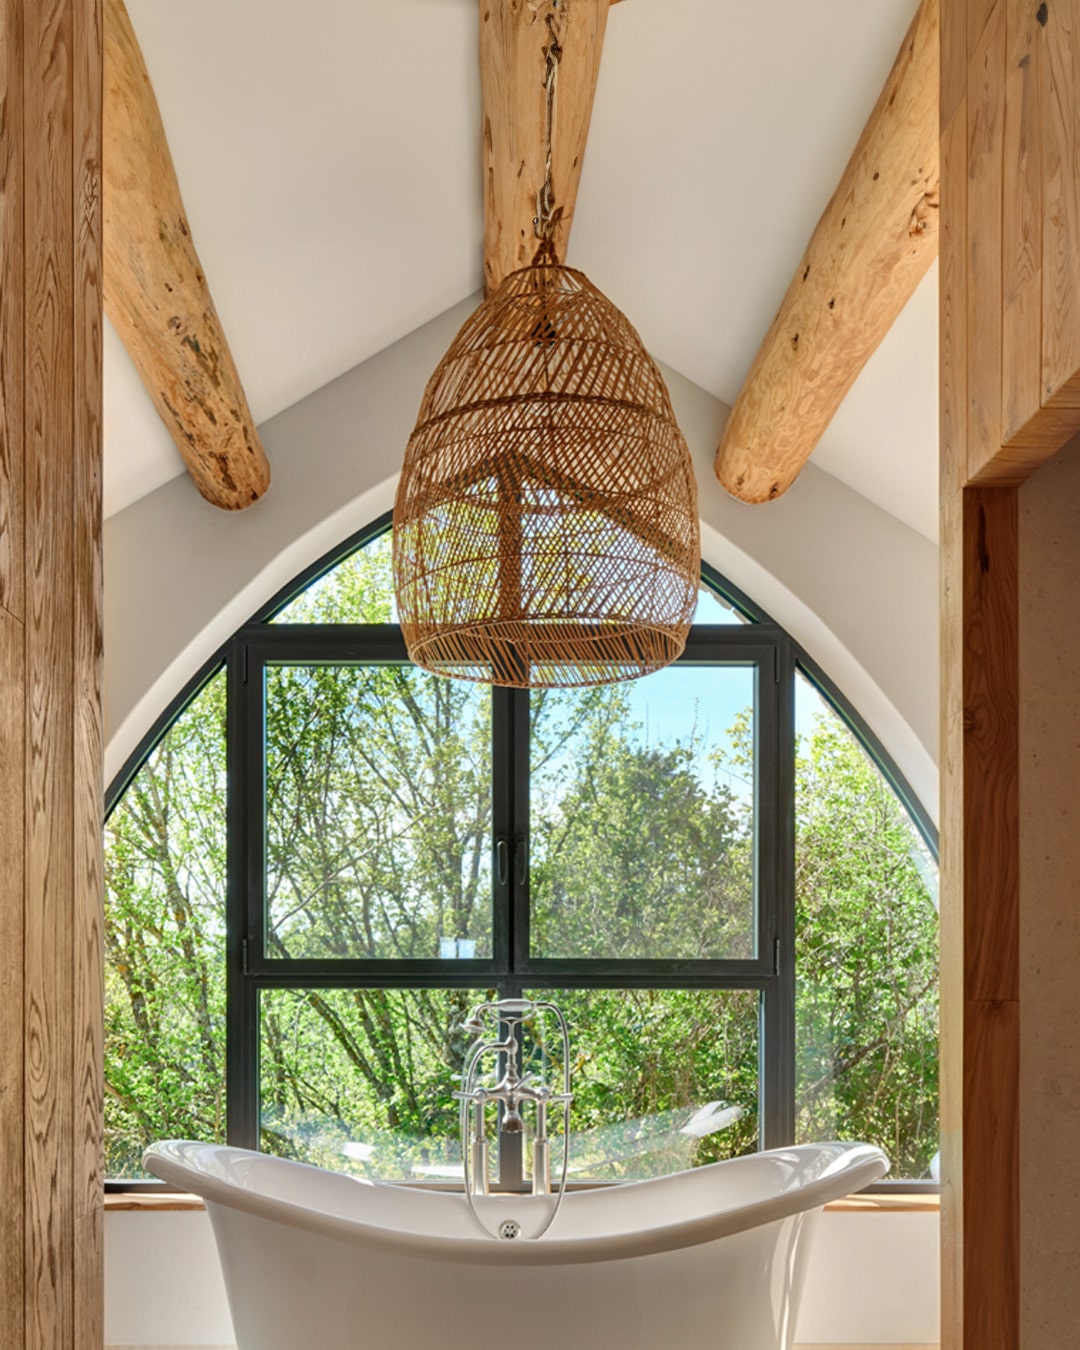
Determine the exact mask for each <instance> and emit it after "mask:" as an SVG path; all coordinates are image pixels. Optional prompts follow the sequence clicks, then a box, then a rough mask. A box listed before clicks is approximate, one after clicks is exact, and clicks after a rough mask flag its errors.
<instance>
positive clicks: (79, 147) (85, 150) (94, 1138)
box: [71, 0, 105, 1350]
mask: <svg viewBox="0 0 1080 1350" xmlns="http://www.w3.org/2000/svg"><path fill="white" fill-rule="evenodd" d="M102 25H103V9H102V4H101V0H75V7H74V30H73V35H74V53H75V59H76V61H77V63H78V65H77V67H76V70H75V80H74V86H73V103H74V109H73V116H74V126H73V132H74V135H73V144H74V155H73V166H72V167H73V173H74V181H73V196H74V204H75V240H74V248H75V257H74V315H73V318H74V333H73V345H74V363H73V374H74V384H73V395H74V446H73V450H74V466H73V480H74V499H75V502H76V504H77V506H76V515H75V521H74V591H75V615H74V653H73V656H74V662H75V670H76V672H77V675H78V677H79V682H78V683H77V685H76V695H77V697H76V701H75V708H74V725H73V727H72V735H73V740H74V764H75V772H74V777H73V801H72V819H73V829H72V836H73V839H74V860H73V861H74V878H75V914H74V916H73V923H72V936H73V959H74V980H73V993H74V1039H73V1045H72V1053H73V1060H72V1074H71V1077H72V1084H73V1091H74V1100H73V1103H72V1107H73V1128H72V1146H73V1152H72V1158H71V1170H72V1177H73V1185H74V1191H73V1208H74V1223H75V1229H74V1234H73V1237H74V1254H75V1262H74V1272H73V1281H74V1290H73V1293H74V1305H75V1327H74V1338H73V1350H100V1347H101V1346H102V1345H103V1344H104V1342H105V1299H104V1292H105V1291H104V1285H103V1281H102V1273H101V1253H102V1250H103V1243H104V1158H103V1136H102V1119H103V1113H104V1083H103V1072H104V1068H103V1066H104V1059H105V1049H104V1027H103V1013H104V1002H105V991H104V933H103V906H104V898H103V892H104V878H103V865H102V844H101V826H102V821H103V819H104V784H103V781H102V764H103V762H104V731H103V726H102V693H103V690H102V676H103V633H102V614H103V602H102V558H101V537H102V529H101V516H102V453H101V451H102V366H101V362H102V355H101V353H102V249H103V243H102V201H101V186H102V165H101V162H102V94H103V90H102V69H103V31H102Z"/></svg>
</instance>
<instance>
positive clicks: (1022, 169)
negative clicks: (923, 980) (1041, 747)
mask: <svg viewBox="0 0 1080 1350" xmlns="http://www.w3.org/2000/svg"><path fill="white" fill-rule="evenodd" d="M941 32H942V47H941V100H940V118H941V245H940V247H941V535H942V539H941V547H942V586H943V590H942V598H943V604H942V622H943V632H942V650H943V675H942V740H941V766H942V896H941V918H942V1085H941V1090H942V1159H943V1180H944V1186H943V1197H942V1252H943V1266H942V1274H943V1279H942V1303H943V1323H942V1342H941V1343H942V1350H1018V1348H1019V1346H1020V1344H1021V1341H1022V1340H1023V1339H1024V1333H1023V1319H1024V1317H1025V1315H1026V1314H1025V1307H1026V1305H1027V1304H1029V1303H1030V1302H1031V1300H1032V1297H1033V1295H1032V1293H1031V1291H1030V1290H1026V1289H1025V1287H1024V1285H1023V1269H1024V1268H1023V1267H1022V1265H1021V1255H1020V1253H1021V1248H1022V1246H1023V1248H1024V1250H1025V1253H1026V1254H1025V1257H1024V1261H1025V1263H1026V1265H1027V1268H1028V1269H1035V1268H1037V1267H1038V1266H1039V1264H1040V1253H1039V1251H1038V1250H1036V1247H1037V1244H1038V1242H1039V1241H1040V1240H1042V1241H1045V1235H1042V1237H1039V1236H1038V1235H1036V1234H1034V1233H1031V1234H1029V1235H1027V1236H1025V1235H1024V1234H1022V1231H1021V1230H1022V1226H1023V1216H1024V1213H1025V1209H1024V1206H1023V1203H1022V1201H1023V1196H1022V1194H1021V1174H1022V1173H1021V1161H1020V1133H1021V1122H1022V1116H1023V1112H1024V1110H1025V1104H1024V1103H1023V1102H1022V1101H1021V1096H1020V1082H1021V1075H1022V1072H1023V1063H1022V1060H1023V1052H1024V1045H1025V1039H1024V1036H1025V1034H1026V1033H1025V1032H1024V1028H1025V1026H1027V1027H1031V1026H1034V1025H1041V1024H1042V1022H1043V1020H1044V1019H1045V1018H1046V1017H1047V1016H1048V1014H1049V1013H1050V1009H1049V1008H1048V1006H1047V1004H1046V1000H1045V998H1044V997H1043V995H1042V993H1041V992H1040V991H1039V990H1038V989H1037V988H1035V987H1033V985H1032V984H1031V982H1030V981H1029V982H1028V984H1027V986H1026V987H1027V989H1028V991H1030V992H1028V993H1027V995H1026V1001H1025V985H1024V982H1023V981H1022V979H1021V971H1022V969H1023V968H1024V965H1025V956H1026V955H1028V956H1030V942H1031V937H1030V933H1028V936H1027V937H1026V938H1025V928H1024V926H1023V924H1022V922H1021V920H1022V908H1021V907H1022V891H1021V885H1020V858H1021V853H1022V850H1023V848H1024V847H1026V845H1027V840H1028V836H1029V834H1030V833H1031V832H1032V827H1031V824H1030V820H1029V823H1028V824H1027V825H1026V826H1025V824H1024V821H1025V819H1028V817H1025V815H1024V813H1023V812H1022V811H1021V809H1020V777H1021V774H1020V770H1021V765H1022V764H1026V763H1028V760H1029V758H1030V756H1029V755H1028V754H1027V752H1026V750H1025V746H1024V744H1023V740H1022V734H1021V733H1022V726H1023V724H1022V721H1021V716H1020V709H1021V704H1022V702H1023V698H1022V687H1021V679H1020V672H1021V670H1022V669H1023V668H1024V660H1023V657H1024V648H1023V646H1022V638H1023V631H1022V629H1021V625H1020V614H1019V602H1018V598H1017V597H1018V575H1019V574H1020V573H1021V570H1022V569H1021V563H1022V562H1023V558H1022V555H1021V549H1020V532H1019V529H1018V501H1019V490H1020V487H1021V485H1022V484H1023V483H1024V481H1025V480H1026V479H1027V478H1028V477H1029V475H1031V474H1032V473H1033V472H1034V471H1035V470H1037V469H1038V468H1040V467H1041V466H1042V465H1043V464H1045V463H1046V461H1047V460H1049V459H1050V458H1051V457H1052V456H1053V455H1054V454H1055V453H1056V452H1057V451H1058V450H1059V449H1060V448H1061V447H1062V446H1063V445H1064V444H1065V442H1066V441H1068V440H1069V439H1070V437H1071V436H1073V435H1074V434H1075V433H1076V432H1077V431H1080V270H1078V269H1077V266H1076V259H1077V257H1078V256H1080V171H1078V169H1077V165H1078V164H1080V100H1078V99H1077V97H1076V90H1075V85H1074V81H1075V71H1076V69H1077V56H1078V55H1080V50H1078V49H1080V24H1078V23H1077V21H1076V6H1075V5H1074V4H1070V3H1067V2H1066V0H942V14H941ZM1062 618H1063V620H1065V621H1067V617H1066V616H1064V615H1063V616H1062ZM1030 665H1031V662H1030V661H1029V662H1028V666H1029V667H1030ZM1029 768H1030V765H1029ZM1032 777H1037V775H1035V774H1034V771H1032V773H1031V774H1029V778H1032ZM1029 816H1030V813H1029ZM1046 899H1047V900H1049V897H1047V898H1046ZM1054 899H1055V900H1058V902H1059V904H1060V898H1059V897H1054ZM1051 907H1052V906H1050V905H1049V903H1048V904H1047V908H1051ZM1036 917H1037V916H1036ZM1045 936H1046V937H1048V935H1045ZM1025 941H1027V942H1028V944H1029V946H1028V947H1025ZM1066 1067H1067V1066H1062V1068H1063V1072H1064V1071H1065V1070H1066ZM1062 1091H1063V1089H1062ZM1040 1165H1041V1166H1043V1167H1053V1166H1054V1165H1055V1163H1054V1160H1053V1159H1050V1158H1046V1159H1041V1160H1040ZM1025 1232H1026V1230H1025ZM1028 1236H1030V1238H1031V1241H1030V1242H1029V1241H1028ZM1022 1237H1023V1242H1022ZM1055 1243H1056V1244H1057V1245H1058V1246H1062V1245H1064V1247H1065V1248H1066V1249H1069V1250H1072V1249H1075V1247H1076V1245H1077V1238H1076V1236H1075V1234H1065V1233H1058V1234H1056V1235H1055ZM1043 1255H1045V1256H1046V1257H1049V1256H1050V1253H1049V1252H1047V1253H1043Z"/></svg>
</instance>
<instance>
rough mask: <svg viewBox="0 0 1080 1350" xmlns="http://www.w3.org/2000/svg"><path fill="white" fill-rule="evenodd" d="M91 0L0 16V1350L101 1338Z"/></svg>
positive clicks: (97, 243) (95, 115) (96, 314)
mask: <svg viewBox="0 0 1080 1350" xmlns="http://www.w3.org/2000/svg"><path fill="white" fill-rule="evenodd" d="M100 24H101V17H100V0H0V114H2V115H0V189H2V191H0V857H2V859H3V867H2V868H0V1140H2V1143H0V1195H2V1196H3V1204H2V1205H0V1350H91V1348H92V1347H93V1348H94V1350H96V1348H97V1347H100V1346H101V1345H102V1343H103V1340H104V1328H103V1316H102V1307H103V1288H102V1229H103V1223H102V1208H101V1198H100V1182H101V1162H100V1155H101V1146H102V1122H101V1068H102V1065H101V1039H102V1038H101V1017H102V989H101V983H102V981H101V968H102V962H101V933H102V918H101V875H102V865H101V856H100V850H101V778H102V757H101V739H102V737H101V706H100V705H101V596H100V591H101V560H100V540H101V327H102V323H101V299H100V292H101V204H100V180H101V68H102V59H101V28H100Z"/></svg>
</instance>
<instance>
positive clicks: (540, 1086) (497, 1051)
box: [454, 998, 573, 1237]
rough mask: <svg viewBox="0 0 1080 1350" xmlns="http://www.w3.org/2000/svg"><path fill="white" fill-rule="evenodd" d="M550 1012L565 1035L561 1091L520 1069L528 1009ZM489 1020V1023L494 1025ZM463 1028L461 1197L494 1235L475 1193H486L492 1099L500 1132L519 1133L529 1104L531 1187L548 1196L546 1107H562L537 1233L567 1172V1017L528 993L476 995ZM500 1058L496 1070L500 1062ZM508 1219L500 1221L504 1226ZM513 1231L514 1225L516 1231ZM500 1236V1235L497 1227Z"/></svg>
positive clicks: (569, 1099) (569, 1097) (557, 1203)
mask: <svg viewBox="0 0 1080 1350" xmlns="http://www.w3.org/2000/svg"><path fill="white" fill-rule="evenodd" d="M537 1015H547V1016H551V1017H553V1018H554V1019H555V1020H556V1022H557V1023H558V1027H559V1034H560V1038H561V1042H562V1064H563V1072H562V1091H556V1090H555V1089H554V1088H553V1087H552V1086H551V1084H550V1083H548V1082H546V1081H545V1080H544V1079H543V1078H542V1077H541V1076H539V1075H537V1074H534V1073H531V1072H529V1073H523V1072H522V1069H523V1064H522V1054H523V1045H522V1038H521V1036H520V1035H519V1029H520V1027H521V1024H522V1023H523V1022H525V1021H526V1020H528V1019H529V1018H531V1017H535V1016H537ZM492 1024H493V1030H492ZM462 1029H463V1030H464V1031H467V1032H468V1033H469V1034H470V1035H471V1036H475V1037H476V1040H475V1041H474V1042H473V1044H472V1045H471V1046H470V1047H469V1050H468V1053H467V1054H466V1056H465V1067H464V1070H463V1072H462V1075H461V1090H460V1091H459V1092H455V1093H454V1096H455V1098H457V1100H458V1101H459V1102H460V1103H461V1157H462V1162H463V1165H464V1171H465V1198H466V1200H467V1201H468V1204H469V1208H470V1210H471V1211H472V1213H473V1217H474V1218H475V1219H476V1221H477V1223H478V1224H479V1225H480V1227H481V1228H483V1230H484V1231H485V1232H486V1233H488V1234H489V1236H491V1237H495V1236H496V1234H495V1233H492V1232H491V1230H490V1229H489V1228H488V1226H487V1225H486V1224H485V1223H484V1222H483V1220H482V1219H481V1218H480V1216H479V1215H478V1214H477V1211H476V1207H475V1204H474V1197H475V1196H478V1195H487V1194H488V1138H487V1130H488V1111H487V1108H488V1106H489V1105H490V1104H491V1103H495V1104H496V1105H497V1106H498V1108H499V1113H500V1120H499V1130H500V1132H501V1133H502V1134H523V1133H524V1132H525V1119H524V1118H523V1116H522V1114H521V1108H522V1106H526V1107H528V1108H531V1110H532V1114H533V1116H534V1120H535V1130H534V1133H533V1144H532V1192H533V1195H536V1196H550V1195H551V1194H552V1193H553V1192H552V1186H551V1143H550V1140H549V1138H548V1112H549V1109H550V1108H551V1107H560V1106H561V1107H562V1110H563V1130H562V1136H563V1158H562V1171H561V1175H560V1179H559V1184H558V1188H557V1191H556V1193H555V1194H556V1201H555V1205H554V1208H553V1209H552V1212H551V1215H550V1217H549V1218H548V1221H547V1223H545V1224H544V1226H543V1229H542V1230H541V1233H539V1234H537V1236H541V1235H542V1233H544V1232H546V1231H547V1230H548V1228H549V1227H550V1226H551V1224H552V1222H553V1221H554V1219H555V1215H556V1214H557V1213H558V1210H559V1206H560V1204H561V1203H562V1196H563V1192H564V1190H565V1189H566V1172H567V1166H568V1164H569V1149H570V1131H569V1124H570V1103H571V1102H572V1101H573V1093H572V1092H571V1091H570V1037H569V1033H568V1031H567V1027H566V1019H565V1018H564V1017H563V1015H562V1012H561V1011H560V1010H559V1009H558V1008H557V1007H556V1006H555V1004H554V1003H547V1002H543V1001H537V1000H534V999H526V998H504V999H499V1000H497V1001H495V1002H488V1003H480V1004H478V1005H477V1006H476V1007H475V1008H474V1009H473V1010H472V1012H471V1013H470V1014H469V1016H468V1018H467V1019H466V1020H465V1022H463V1023H462ZM489 1056H495V1065H494V1069H493V1071H492V1073H491V1075H490V1077H491V1078H494V1081H493V1082H492V1081H490V1080H489V1081H488V1082H487V1083H485V1082H483V1081H482V1074H483V1071H484V1065H485V1062H486V1060H487V1059H488V1057H489ZM500 1065H501V1070H500ZM505 1226H506V1225H502V1227H505ZM514 1235H515V1236H516V1235H517V1234H516V1232H515V1234H514ZM498 1236H505V1235H504V1234H503V1233H502V1231H501V1229H500V1233H499V1234H498Z"/></svg>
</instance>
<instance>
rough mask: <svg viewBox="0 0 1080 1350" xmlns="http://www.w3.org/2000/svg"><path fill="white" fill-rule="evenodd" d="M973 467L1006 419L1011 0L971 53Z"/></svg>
mask: <svg viewBox="0 0 1080 1350" xmlns="http://www.w3.org/2000/svg"><path fill="white" fill-rule="evenodd" d="M967 119H968V130H967V135H968V151H967V178H968V192H967V236H966V237H967V271H968V276H967V311H968V317H967V399H968V428H967V469H966V472H965V475H964V477H965V481H967V480H969V479H970V477H971V474H972V473H973V472H975V471H976V470H977V469H978V468H979V467H980V466H981V465H982V463H983V462H984V461H985V460H987V459H989V458H990V457H991V456H993V455H996V454H997V451H998V449H999V447H1000V446H1001V441H1002V423H1001V404H1002V399H1001V350H1002V342H1001V290H1002V278H1001V240H1002V225H1001V219H1002V190H1003V182H1004V178H1003V167H1002V164H1003V161H1002V154H1003V147H1004V144H1005V0H997V3H996V4H995V5H994V7H993V9H992V10H991V12H990V15H989V17H988V18H987V20H986V22H985V24H983V25H982V28H981V36H980V38H979V41H978V44H977V46H976V47H975V50H974V51H973V52H972V54H971V57H970V61H969V65H968V92H967Z"/></svg>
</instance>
